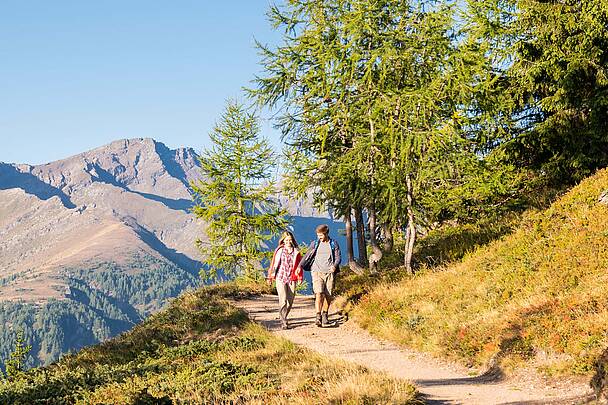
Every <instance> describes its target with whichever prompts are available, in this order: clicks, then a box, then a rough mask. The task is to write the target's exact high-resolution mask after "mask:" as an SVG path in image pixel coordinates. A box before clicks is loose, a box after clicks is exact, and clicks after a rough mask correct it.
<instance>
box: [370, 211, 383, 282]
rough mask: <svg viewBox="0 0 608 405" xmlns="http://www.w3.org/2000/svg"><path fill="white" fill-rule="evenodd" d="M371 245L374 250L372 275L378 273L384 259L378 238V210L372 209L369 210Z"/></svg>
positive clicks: (371, 266) (371, 267)
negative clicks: (379, 265) (380, 263)
mask: <svg viewBox="0 0 608 405" xmlns="http://www.w3.org/2000/svg"><path fill="white" fill-rule="evenodd" d="M369 242H370V243H369V244H370V246H371V248H372V254H371V256H370V257H369V271H370V273H372V274H373V273H377V272H378V262H379V261H380V259H382V249H380V246H378V239H377V238H376V210H375V209H374V208H373V207H372V208H370V209H369Z"/></svg>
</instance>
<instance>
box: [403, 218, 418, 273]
mask: <svg viewBox="0 0 608 405" xmlns="http://www.w3.org/2000/svg"><path fill="white" fill-rule="evenodd" d="M414 243H416V224H415V223H414V215H413V214H412V213H410V214H408V221H407V236H406V238H405V270H406V271H407V273H408V274H414V270H413V269H412V256H413V254H414Z"/></svg>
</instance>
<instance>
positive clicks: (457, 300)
mask: <svg viewBox="0 0 608 405" xmlns="http://www.w3.org/2000/svg"><path fill="white" fill-rule="evenodd" d="M606 189H608V171H606V170H603V171H600V172H598V173H597V174H596V175H595V176H593V177H591V178H589V179H587V180H585V181H584V182H582V183H581V184H580V185H578V186H577V187H575V188H573V189H572V190H571V191H570V192H569V193H567V194H566V195H564V196H563V197H561V198H560V199H558V200H557V201H556V202H555V203H554V204H553V205H552V206H550V207H549V208H548V209H547V210H545V211H540V212H531V213H527V214H526V215H525V216H524V218H523V220H522V221H521V223H520V224H519V225H518V226H517V227H516V229H515V230H514V232H513V233H511V234H510V235H507V236H503V237H501V238H500V239H498V240H497V241H495V242H492V243H490V244H487V245H484V246H481V247H479V248H477V249H476V250H475V251H473V252H471V253H468V254H465V256H464V258H463V259H462V260H461V261H459V262H455V263H453V264H447V265H443V266H438V267H426V268H423V270H421V271H420V272H418V273H417V274H416V275H415V276H414V277H411V278H409V277H405V275H404V274H403V272H402V271H400V270H399V269H394V270H392V271H389V272H388V273H387V275H384V276H382V277H380V278H376V279H373V280H365V279H364V278H358V279H356V278H355V280H354V281H355V283H354V284H351V285H350V286H349V287H348V288H347V289H346V291H345V292H346V297H347V301H348V300H350V301H349V302H350V305H351V312H352V315H353V316H354V317H355V319H356V320H357V321H358V322H359V323H360V324H361V325H362V326H364V327H366V328H367V329H369V330H370V331H372V332H373V333H375V334H377V335H379V336H381V337H383V338H387V339H390V340H393V341H396V342H398V343H400V344H403V345H406V346H410V347H414V348H416V349H419V350H424V351H428V352H431V353H434V354H437V355H442V356H446V357H449V358H452V359H456V360H458V361H460V362H462V363H465V364H468V365H472V366H482V365H484V364H486V363H487V362H488V360H489V359H491V358H492V357H496V358H498V359H500V360H501V364H502V366H503V367H504V368H505V369H507V370H509V369H514V368H517V367H519V366H522V365H523V364H533V365H534V366H536V367H537V368H539V369H540V370H542V371H544V372H545V373H547V374H550V375H561V374H567V375H577V374H578V375H589V374H590V373H591V371H592V369H593V364H594V361H595V360H596V359H597V358H598V356H599V355H600V353H601V352H602V350H603V349H604V348H605V347H606V346H607V345H608V206H606V205H602V204H599V203H598V202H597V199H598V196H599V195H600V193H601V192H602V191H603V190H606ZM446 240H449V238H448V239H446ZM456 250H458V249H456ZM460 251H462V250H460ZM351 277H352V276H351ZM366 277H369V276H366ZM357 282H358V283H357ZM357 289H358V290H359V293H357V292H356V291H357ZM361 292H363V293H361ZM353 297H356V299H352V298H353Z"/></svg>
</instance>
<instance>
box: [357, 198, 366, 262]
mask: <svg viewBox="0 0 608 405" xmlns="http://www.w3.org/2000/svg"><path fill="white" fill-rule="evenodd" d="M355 221H356V222H357V246H358V247H359V264H361V265H363V266H365V263H367V244H366V242H365V224H364V223H363V209H362V208H359V207H357V208H355Z"/></svg>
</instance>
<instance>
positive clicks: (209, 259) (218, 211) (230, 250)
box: [192, 102, 287, 279]
mask: <svg viewBox="0 0 608 405" xmlns="http://www.w3.org/2000/svg"><path fill="white" fill-rule="evenodd" d="M258 135H259V125H258V120H257V117H256V116H255V115H253V114H251V113H247V112H246V111H245V109H244V107H243V106H242V105H240V104H238V103H236V102H229V103H228V105H227V106H226V110H225V112H224V113H223V115H222V117H221V119H220V121H219V122H218V123H217V125H216V127H215V128H214V130H213V131H212V132H211V133H210V134H209V137H210V139H211V142H212V145H213V146H212V147H211V148H210V149H208V150H206V151H204V152H203V154H202V156H201V158H200V163H201V174H202V180H199V181H197V182H193V183H192V190H193V191H194V201H195V206H194V208H193V212H194V214H195V215H196V217H197V218H200V219H202V220H203V221H205V223H206V226H207V228H206V234H207V237H208V239H209V241H208V242H203V241H202V240H200V239H199V240H197V242H196V243H197V246H198V247H199V248H200V250H201V252H202V253H203V255H204V257H205V259H204V260H205V263H204V264H205V265H206V266H207V267H206V268H205V269H203V270H201V275H203V277H204V278H206V279H218V278H219V277H220V274H223V275H224V276H225V277H227V278H229V279H232V278H234V277H236V276H239V275H246V276H248V277H253V278H256V277H258V276H259V270H260V261H261V260H262V259H263V258H264V257H266V256H267V253H265V252H263V249H262V247H263V245H264V242H266V241H268V240H270V239H271V237H272V235H273V234H276V233H277V232H278V231H280V230H282V229H285V227H286V226H287V221H286V219H285V216H286V212H285V211H283V210H281V209H280V208H279V207H278V206H277V204H276V203H275V202H274V201H273V200H272V199H271V197H272V195H273V193H274V184H273V183H272V182H267V179H268V178H269V177H270V173H271V170H272V168H273V167H275V164H276V159H275V157H274V153H273V151H272V148H271V147H270V146H269V145H268V142H267V141H266V140H263V139H262V140H260V139H259V138H258Z"/></svg>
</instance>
